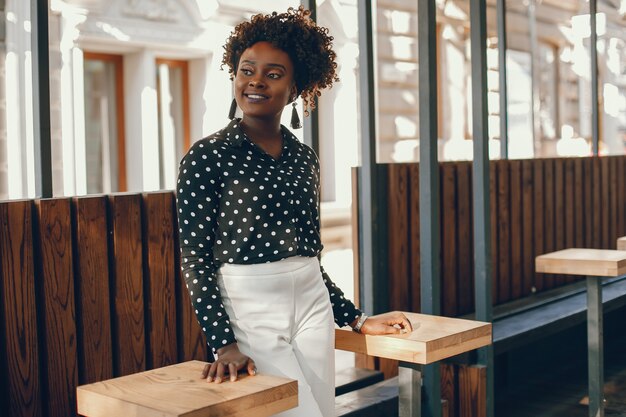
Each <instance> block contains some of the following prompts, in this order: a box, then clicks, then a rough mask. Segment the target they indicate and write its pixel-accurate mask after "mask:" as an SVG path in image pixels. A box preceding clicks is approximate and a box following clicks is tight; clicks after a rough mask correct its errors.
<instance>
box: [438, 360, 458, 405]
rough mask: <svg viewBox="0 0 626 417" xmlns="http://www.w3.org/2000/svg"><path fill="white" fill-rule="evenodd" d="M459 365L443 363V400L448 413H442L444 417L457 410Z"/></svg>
mask: <svg viewBox="0 0 626 417" xmlns="http://www.w3.org/2000/svg"><path fill="white" fill-rule="evenodd" d="M457 368H458V366H457V365H454V364H451V363H441V365H440V373H441V400H442V405H443V402H445V403H446V406H447V409H448V412H447V414H446V413H444V412H442V416H444V415H449V413H450V410H455V409H456V396H457V395H456V393H457V389H458V383H457Z"/></svg>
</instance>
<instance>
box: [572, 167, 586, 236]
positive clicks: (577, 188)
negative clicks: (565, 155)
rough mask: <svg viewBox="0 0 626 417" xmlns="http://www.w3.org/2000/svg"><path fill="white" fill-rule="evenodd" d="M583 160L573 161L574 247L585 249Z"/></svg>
mask: <svg viewBox="0 0 626 417" xmlns="http://www.w3.org/2000/svg"><path fill="white" fill-rule="evenodd" d="M583 168H584V167H583V160H582V159H581V158H575V159H574V203H573V208H574V246H575V247H578V248H583V247H585V220H584V215H585V189H584V187H585V182H584V180H583Z"/></svg>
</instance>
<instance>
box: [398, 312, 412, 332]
mask: <svg viewBox="0 0 626 417" xmlns="http://www.w3.org/2000/svg"><path fill="white" fill-rule="evenodd" d="M401 325H402V328H403V329H405V330H406V331H407V332H412V331H413V325H412V324H411V322H410V321H409V319H408V318H407V317H406V316H405V315H402V323H401Z"/></svg>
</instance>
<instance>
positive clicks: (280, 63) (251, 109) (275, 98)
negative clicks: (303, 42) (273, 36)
mask: <svg viewBox="0 0 626 417" xmlns="http://www.w3.org/2000/svg"><path fill="white" fill-rule="evenodd" d="M293 71H294V70H293V63H292V62H291V59H290V58H289V55H287V53H286V52H285V51H283V50H281V49H278V48H276V47H274V46H273V45H272V44H271V43H269V42H257V43H255V44H254V45H252V46H251V47H250V48H248V49H246V50H245V51H244V52H243V54H241V58H240V59H239V66H238V67H237V73H236V75H235V99H236V100H237V104H238V105H239V108H241V110H242V111H243V115H244V120H246V119H248V118H258V119H265V120H278V121H279V120H280V115H281V113H282V111H283V109H284V108H285V106H286V105H287V104H288V103H289V102H290V101H291V99H292V98H294V96H295V95H296V87H295V83H294V78H293Z"/></svg>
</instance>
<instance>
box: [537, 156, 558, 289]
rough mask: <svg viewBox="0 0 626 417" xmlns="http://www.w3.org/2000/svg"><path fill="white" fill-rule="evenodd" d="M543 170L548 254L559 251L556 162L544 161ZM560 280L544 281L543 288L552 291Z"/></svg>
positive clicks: (544, 235) (554, 278)
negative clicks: (556, 227) (557, 243)
mask: <svg viewBox="0 0 626 417" xmlns="http://www.w3.org/2000/svg"><path fill="white" fill-rule="evenodd" d="M541 162H543V169H544V176H543V181H544V200H543V204H544V206H543V210H544V217H543V228H544V234H543V239H544V242H545V245H544V250H545V251H546V252H552V251H555V250H557V248H556V241H555V236H554V232H555V225H556V219H555V209H554V200H555V180H554V160H553V159H544V160H543V161H541ZM556 280H558V277H554V276H552V277H550V279H549V280H546V279H544V280H543V288H544V289H550V288H554V287H555V281H556Z"/></svg>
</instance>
